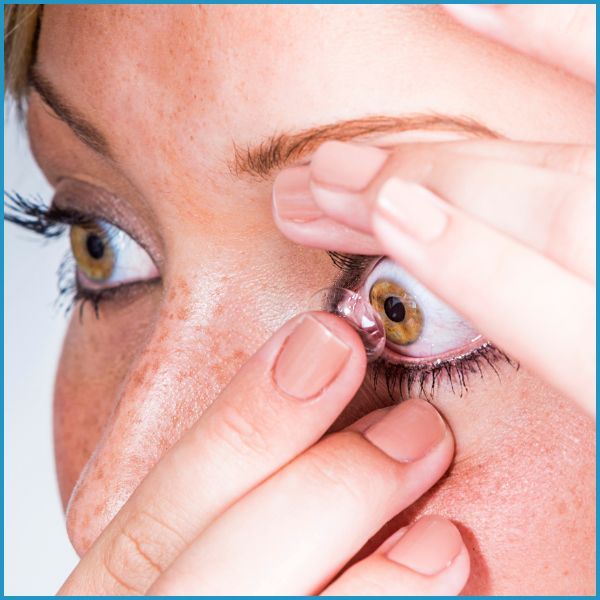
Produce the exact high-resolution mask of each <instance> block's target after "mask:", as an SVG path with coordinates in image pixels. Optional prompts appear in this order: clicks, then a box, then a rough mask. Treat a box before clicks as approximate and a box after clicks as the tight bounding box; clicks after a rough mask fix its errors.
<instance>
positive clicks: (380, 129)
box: [230, 114, 500, 178]
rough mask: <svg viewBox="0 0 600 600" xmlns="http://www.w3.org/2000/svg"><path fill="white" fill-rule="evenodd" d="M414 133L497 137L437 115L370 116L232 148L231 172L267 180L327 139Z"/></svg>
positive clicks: (463, 121)
mask: <svg viewBox="0 0 600 600" xmlns="http://www.w3.org/2000/svg"><path fill="white" fill-rule="evenodd" d="M416 130H426V131H436V130H437V131H456V132H462V133H468V134H469V135H471V136H474V137H491V138H497V137H500V135H499V134H498V133H496V132H495V131H493V130H491V129H489V128H488V127H487V126H485V125H484V124H483V123H480V122H479V121H476V120H474V119H471V118H467V117H454V116H450V115H440V114H412V115H402V116H398V117H394V116H369V117H365V118H361V119H351V120H347V121H339V122H337V123H331V124H329V125H322V126H320V127H312V128H310V129H306V130H303V131H299V132H297V133H282V134H279V135H275V136H272V137H270V138H269V139H267V140H265V141H264V142H262V143H259V144H258V145H256V146H248V147H246V148H241V147H239V146H235V145H234V157H233V160H232V161H231V163H230V169H231V171H232V172H233V173H235V174H236V175H238V176H241V175H243V174H249V175H253V176H255V177H259V178H266V177H268V176H269V175H270V174H271V173H272V172H273V171H274V170H277V169H281V168H282V167H285V166H286V165H289V164H291V163H294V162H299V161H301V160H302V158H303V157H305V156H306V155H307V154H310V153H312V152H314V151H315V150H316V149H317V147H318V146H319V145H320V144H322V143H323V142H325V141H328V140H340V141H348V140H354V139H360V138H368V137H373V136H376V135H378V134H379V135H381V134H384V133H401V132H403V131H416Z"/></svg>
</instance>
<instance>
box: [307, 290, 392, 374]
mask: <svg viewBox="0 0 600 600" xmlns="http://www.w3.org/2000/svg"><path fill="white" fill-rule="evenodd" d="M308 308H309V310H324V311H326V312H330V313H332V314H334V315H337V316H339V317H342V318H343V319H344V320H346V321H347V322H348V323H349V324H350V325H352V327H354V329H355V330H356V331H357V333H358V335H359V336H360V338H361V340H362V342H363V345H364V347H365V352H366V353H367V360H368V361H369V362H371V361H374V360H376V359H377V358H379V357H380V356H381V354H382V353H383V349H384V348H385V328H384V325H383V321H382V320H381V317H380V316H379V314H378V313H377V312H376V311H375V309H374V308H373V307H372V306H371V303H370V302H369V301H368V300H365V299H364V298H363V297H362V296H361V295H360V294H359V293H357V292H354V291H352V290H348V289H346V288H341V287H329V288H324V289H322V290H319V291H318V292H316V293H315V294H313V296H311V298H310V301H309V307H308Z"/></svg>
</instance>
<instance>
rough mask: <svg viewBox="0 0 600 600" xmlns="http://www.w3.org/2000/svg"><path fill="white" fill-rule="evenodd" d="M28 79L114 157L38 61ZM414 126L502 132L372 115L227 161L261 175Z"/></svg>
mask: <svg viewBox="0 0 600 600" xmlns="http://www.w3.org/2000/svg"><path fill="white" fill-rule="evenodd" d="M29 83H30V86H31V88H32V89H34V90H35V91H36V92H37V93H38V94H39V95H40V97H41V98H42V100H44V102H45V103H46V104H47V105H48V106H49V107H50V108H51V109H52V110H53V112H54V114H55V115H56V116H57V117H58V118H59V119H61V120H62V121H64V122H65V123H66V124H67V125H68V126H69V127H70V128H71V130H72V131H73V133H74V134H75V135H76V136H77V137H78V138H79V139H80V140H81V141H82V142H84V143H85V144H86V145H87V146H89V147H90V148H92V149H93V150H94V151H96V152H97V153H98V154H101V155H102V156H105V157H107V158H109V159H111V160H113V156H112V154H111V150H110V146H109V143H108V140H107V138H106V136H105V135H103V133H102V132H101V131H100V130H99V129H98V128H97V127H96V126H94V125H93V124H92V123H91V122H90V121H89V120H88V119H86V118H85V117H84V116H83V115H82V114H81V113H80V112H79V111H78V110H77V109H76V108H74V107H73V106H72V105H70V104H69V102H68V101H67V100H66V99H65V98H64V97H63V96H61V94H60V93H59V92H58V90H57V89H56V88H55V86H54V85H53V84H52V82H51V81H50V80H49V79H48V78H47V77H45V76H44V75H43V73H41V71H40V70H39V69H38V68H37V66H36V65H34V66H33V67H32V69H31V72H30V75H29ZM411 130H429V131H435V130H438V131H440V130H442V131H456V132H462V133H468V134H469V135H472V136H475V137H499V135H498V134H497V133H496V132H494V131H492V130H491V129H489V128H488V127H487V126H485V125H484V124H483V123H480V122H479V121H476V120H474V119H471V118H467V117H456V116H451V115H442V114H411V115H401V116H379V115H374V116H368V117H364V118H360V119H350V120H346V121H338V122H336V123H330V124H327V125H321V126H318V127H311V128H309V129H305V130H301V131H297V132H292V133H280V134H276V135H272V136H270V137H269V138H268V139H266V140H264V141H262V142H259V143H258V144H256V145H251V146H247V147H241V146H239V145H237V144H235V143H234V144H233V158H232V159H231V160H230V161H229V163H228V164H229V169H230V171H231V173H232V174H233V175H234V176H236V177H242V176H244V175H246V176H248V175H249V176H252V177H256V178H261V179H263V178H268V177H269V176H270V175H271V174H272V173H273V172H274V171H276V170H278V169H281V168H283V167H285V166H287V165H289V164H293V163H295V162H299V161H301V160H302V158H303V157H305V156H306V155H307V154H310V153H311V152H313V151H314V150H316V148H317V147H318V146H319V145H320V144H322V143H323V142H325V141H327V140H341V141H347V140H353V139H360V138H368V137H372V136H375V135H378V134H384V133H400V132H402V131H411Z"/></svg>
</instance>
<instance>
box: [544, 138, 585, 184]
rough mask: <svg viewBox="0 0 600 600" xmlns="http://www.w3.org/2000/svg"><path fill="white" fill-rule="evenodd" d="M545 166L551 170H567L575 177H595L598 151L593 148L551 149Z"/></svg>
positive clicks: (545, 160)
mask: <svg viewBox="0 0 600 600" xmlns="http://www.w3.org/2000/svg"><path fill="white" fill-rule="evenodd" d="M543 165H544V167H546V168H549V169H560V170H566V171H569V172H570V173H574V174H575V175H587V176H589V177H594V176H595V174H596V149H595V148H593V147H592V146H560V147H555V148H551V149H550V150H548V153H547V154H546V156H545V158H544V161H543Z"/></svg>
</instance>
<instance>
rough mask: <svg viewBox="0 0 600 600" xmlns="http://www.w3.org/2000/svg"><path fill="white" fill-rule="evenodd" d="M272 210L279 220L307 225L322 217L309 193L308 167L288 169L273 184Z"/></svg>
mask: <svg viewBox="0 0 600 600" xmlns="http://www.w3.org/2000/svg"><path fill="white" fill-rule="evenodd" d="M273 210H274V211H275V213H276V214H277V216H278V217H279V218H280V219H283V220H285V221H293V222H295V223H308V222H310V221H314V220H316V219H318V218H319V217H322V216H323V213H322V212H321V210H320V209H319V207H318V206H317V205H316V204H315V201H314V200H313V197H312V193H311V191H310V169H309V167H290V168H288V169H284V170H283V171H281V172H280V173H279V175H278V176H277V178H276V179H275V182H274V183H273Z"/></svg>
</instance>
